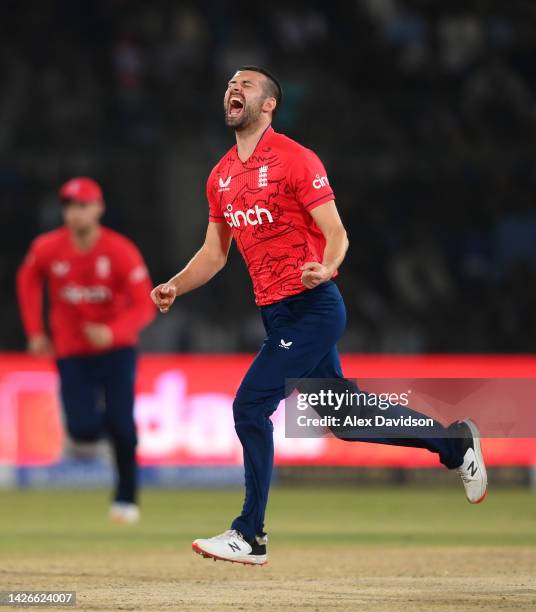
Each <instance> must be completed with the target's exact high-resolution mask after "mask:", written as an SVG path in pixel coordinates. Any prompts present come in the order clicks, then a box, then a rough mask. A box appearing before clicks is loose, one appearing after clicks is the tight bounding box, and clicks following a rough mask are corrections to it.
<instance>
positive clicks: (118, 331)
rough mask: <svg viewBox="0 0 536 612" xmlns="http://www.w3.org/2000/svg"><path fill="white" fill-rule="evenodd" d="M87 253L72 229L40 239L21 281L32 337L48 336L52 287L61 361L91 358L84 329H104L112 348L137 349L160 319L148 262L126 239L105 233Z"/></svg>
mask: <svg viewBox="0 0 536 612" xmlns="http://www.w3.org/2000/svg"><path fill="white" fill-rule="evenodd" d="M100 231H101V233H100V236H99V238H98V240H97V242H96V243H95V245H94V246H93V248H92V249H91V250H89V251H87V252H81V251H78V250H77V249H76V247H75V245H74V243H73V241H72V239H71V236H70V234H69V231H68V230H67V228H65V227H62V228H60V229H57V230H54V231H52V232H48V233H46V234H42V235H41V236H38V237H37V238H36V239H35V240H34V241H33V243H32V245H31V247H30V250H29V252H28V254H27V255H26V258H25V260H24V262H23V264H22V265H21V267H20V268H19V272H18V275H17V293H18V297H19V304H20V309H21V315H22V321H23V324H24V329H25V331H26V334H27V335H28V336H32V335H34V334H38V333H43V331H44V325H43V282H44V281H46V283H47V286H48V295H49V302H50V328H51V332H52V339H53V342H54V349H55V353H56V357H69V356H74V355H92V354H95V353H99V352H103V349H97V348H95V347H94V346H93V345H92V344H90V343H89V341H88V340H87V339H86V337H85V336H84V334H83V333H82V326H83V324H84V323H105V324H106V325H109V326H110V328H111V330H112V333H113V345H112V346H111V347H107V348H106V349H104V350H105V351H108V350H110V349H113V348H119V347H125V346H132V345H134V344H136V342H137V340H138V332H139V331H140V330H141V329H142V327H144V326H145V325H146V324H147V323H149V322H150V321H151V320H152V319H153V318H154V315H155V310H154V306H153V304H152V302H151V299H150V297H149V292H150V291H151V284H150V279H149V275H148V273H147V268H146V266H145V263H144V261H143V258H142V256H141V254H140V252H139V251H138V249H137V248H136V247H135V246H134V244H133V243H132V242H131V241H130V240H128V238H126V237H125V236H122V235H121V234H118V233H117V232H114V231H112V230H110V229H108V228H106V227H101V230H100Z"/></svg>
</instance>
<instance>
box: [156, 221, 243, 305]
mask: <svg viewBox="0 0 536 612" xmlns="http://www.w3.org/2000/svg"><path fill="white" fill-rule="evenodd" d="M231 240H232V235H231V228H230V227H229V226H228V225H227V223H214V222H212V221H210V222H209V224H208V228H207V234H206V237H205V242H204V244H203V246H202V247H201V248H200V249H199V251H197V253H196V254H195V255H194V256H193V257H192V259H191V260H190V261H189V262H188V264H187V265H186V266H185V267H184V268H183V269H182V270H181V271H180V272H179V273H178V274H176V275H175V276H174V277H173V278H171V279H170V280H169V281H168V282H167V283H163V284H161V285H158V286H157V287H155V288H154V289H153V290H152V291H151V299H152V300H153V302H154V303H155V304H156V305H157V307H158V309H159V310H160V312H167V311H168V310H169V309H170V308H171V305H172V304H173V302H174V300H175V298H176V297H177V296H179V295H183V294H184V293H188V292H189V291H192V290H194V289H197V288H198V287H201V285H204V284H205V283H207V282H208V281H209V280H210V279H211V278H212V277H213V276H215V275H216V274H217V273H218V272H219V271H220V270H221V269H222V268H223V267H224V266H225V264H226V263H227V255H228V254H229V249H230V247H231Z"/></svg>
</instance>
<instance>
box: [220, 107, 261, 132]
mask: <svg viewBox="0 0 536 612" xmlns="http://www.w3.org/2000/svg"><path fill="white" fill-rule="evenodd" d="M261 105H262V103H261V102H260V101H259V102H258V103H257V104H256V103H255V102H250V103H249V104H248V105H247V106H244V110H243V111H242V113H241V115H240V116H239V117H230V116H229V115H228V113H227V108H226V107H224V110H223V114H224V118H225V124H226V125H227V127H230V128H232V129H233V130H235V131H236V132H242V131H244V130H247V129H248V128H249V127H251V126H252V125H254V124H255V123H257V121H258V120H259V118H260V116H261Z"/></svg>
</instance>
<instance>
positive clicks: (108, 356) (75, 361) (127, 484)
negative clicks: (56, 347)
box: [57, 347, 137, 503]
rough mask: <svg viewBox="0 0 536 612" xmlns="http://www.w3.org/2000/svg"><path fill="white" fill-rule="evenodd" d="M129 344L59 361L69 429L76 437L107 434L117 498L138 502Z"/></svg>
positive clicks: (133, 360)
mask: <svg viewBox="0 0 536 612" xmlns="http://www.w3.org/2000/svg"><path fill="white" fill-rule="evenodd" d="M136 358H137V354H136V350H135V349H134V348H132V347H127V348H121V349H116V350H112V351H109V352H106V353H103V354H100V355H92V356H88V357H66V358H63V359H58V361H57V365H58V371H59V375H60V382H61V399H62V402H63V408H64V412H65V420H66V425H67V431H68V432H69V435H70V436H71V438H73V439H74V440H78V441H81V442H94V441H97V440H99V439H100V438H101V437H103V436H104V435H108V436H109V438H110V440H111V442H112V445H113V449H114V454H115V461H116V465H117V485H116V490H115V497H114V498H115V500H116V501H123V502H132V503H135V502H136V493H137V468H136V444H137V438H136V427H135V425H134V382H135V377H136V360H137V359H136Z"/></svg>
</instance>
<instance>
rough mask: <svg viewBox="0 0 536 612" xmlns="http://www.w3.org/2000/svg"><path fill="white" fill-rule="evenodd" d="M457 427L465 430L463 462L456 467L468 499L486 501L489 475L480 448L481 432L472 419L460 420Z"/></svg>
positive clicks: (476, 501)
mask: <svg viewBox="0 0 536 612" xmlns="http://www.w3.org/2000/svg"><path fill="white" fill-rule="evenodd" d="M456 427H457V428H460V429H461V428H463V429H464V430H465V431H464V438H463V440H462V443H463V444H464V449H465V453H464V455H463V463H462V464H461V465H460V466H459V467H457V468H455V469H456V471H457V472H458V474H459V475H460V477H461V479H462V482H463V486H464V488H465V496H466V497H467V499H468V501H469V502H470V503H471V504H479V503H480V502H481V501H484V498H485V497H486V493H487V488H488V475H487V473H486V465H485V463H484V457H483V456H482V450H481V448H480V432H479V431H478V429H477V426H476V425H475V424H474V423H473V421H471V419H465V420H464V421H460V422H459V423H457V424H456Z"/></svg>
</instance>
